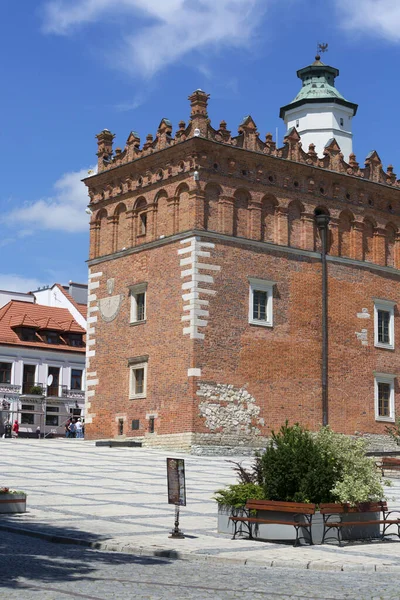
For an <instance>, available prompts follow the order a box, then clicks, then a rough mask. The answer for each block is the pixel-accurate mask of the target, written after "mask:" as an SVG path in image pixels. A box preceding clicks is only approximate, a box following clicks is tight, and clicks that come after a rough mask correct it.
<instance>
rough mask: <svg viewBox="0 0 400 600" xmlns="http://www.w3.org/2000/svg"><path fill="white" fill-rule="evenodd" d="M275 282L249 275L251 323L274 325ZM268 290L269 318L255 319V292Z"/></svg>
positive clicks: (263, 325) (266, 325) (264, 325)
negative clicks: (263, 319)
mask: <svg viewBox="0 0 400 600" xmlns="http://www.w3.org/2000/svg"><path fill="white" fill-rule="evenodd" d="M274 285H275V282H274V281H267V280H265V279H255V278H253V277H249V323H250V324H251V325H261V326H262V327H273V297H274V294H273V288H274ZM255 291H257V292H267V294H268V296H267V315H266V316H267V318H266V320H265V321H261V320H259V319H253V304H254V292H255Z"/></svg>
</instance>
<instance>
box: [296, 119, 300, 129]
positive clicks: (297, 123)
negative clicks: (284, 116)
mask: <svg viewBox="0 0 400 600" xmlns="http://www.w3.org/2000/svg"><path fill="white" fill-rule="evenodd" d="M299 125H300V121H299V120H298V119H297V121H296V127H299Z"/></svg>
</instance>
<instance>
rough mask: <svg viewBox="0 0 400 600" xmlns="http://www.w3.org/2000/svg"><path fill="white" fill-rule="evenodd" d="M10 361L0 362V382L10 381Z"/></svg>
mask: <svg viewBox="0 0 400 600" xmlns="http://www.w3.org/2000/svg"><path fill="white" fill-rule="evenodd" d="M11 367H12V363H3V362H2V363H0V383H11Z"/></svg>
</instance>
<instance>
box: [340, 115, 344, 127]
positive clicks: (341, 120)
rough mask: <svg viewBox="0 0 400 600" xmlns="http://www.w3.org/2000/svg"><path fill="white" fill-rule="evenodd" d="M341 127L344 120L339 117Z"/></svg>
mask: <svg viewBox="0 0 400 600" xmlns="http://www.w3.org/2000/svg"><path fill="white" fill-rule="evenodd" d="M343 126H344V120H343V118H342V117H340V127H343Z"/></svg>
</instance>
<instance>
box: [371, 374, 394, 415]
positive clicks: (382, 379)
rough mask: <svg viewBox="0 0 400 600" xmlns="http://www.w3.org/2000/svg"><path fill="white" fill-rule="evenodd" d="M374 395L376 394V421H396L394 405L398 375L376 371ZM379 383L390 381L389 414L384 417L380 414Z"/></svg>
mask: <svg viewBox="0 0 400 600" xmlns="http://www.w3.org/2000/svg"><path fill="white" fill-rule="evenodd" d="M374 377H375V380H374V396H375V421H384V422H386V423H394V422H395V420H396V418H395V407H394V380H395V379H396V375H390V374H388V373H374ZM378 383H389V384H390V398H389V416H388V417H383V416H381V415H379V404H378V401H379V397H378Z"/></svg>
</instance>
